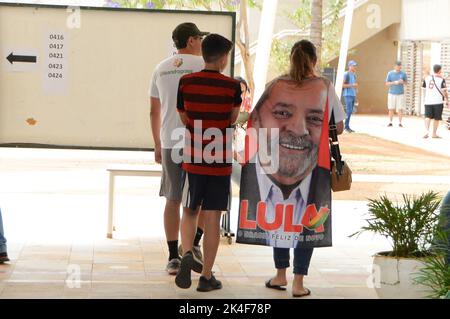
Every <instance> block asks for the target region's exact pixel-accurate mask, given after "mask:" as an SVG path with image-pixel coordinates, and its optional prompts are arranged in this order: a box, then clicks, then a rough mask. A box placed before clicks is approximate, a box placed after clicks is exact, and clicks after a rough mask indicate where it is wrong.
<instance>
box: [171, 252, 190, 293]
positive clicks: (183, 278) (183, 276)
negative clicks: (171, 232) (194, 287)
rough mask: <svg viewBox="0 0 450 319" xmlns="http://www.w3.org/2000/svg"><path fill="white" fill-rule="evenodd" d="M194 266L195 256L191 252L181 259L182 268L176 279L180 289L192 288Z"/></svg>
mask: <svg viewBox="0 0 450 319" xmlns="http://www.w3.org/2000/svg"><path fill="white" fill-rule="evenodd" d="M193 266H194V256H193V254H192V252H191V251H188V252H186V254H184V256H183V258H181V266H180V270H179V271H178V274H177V276H176V277H175V284H176V285H177V286H178V287H179V288H183V289H187V288H189V287H190V286H191V284H192V281H191V269H192V267H193Z"/></svg>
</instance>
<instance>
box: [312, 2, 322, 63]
mask: <svg viewBox="0 0 450 319" xmlns="http://www.w3.org/2000/svg"><path fill="white" fill-rule="evenodd" d="M322 6H323V3H322V0H312V2H311V31H310V39H311V42H312V43H314V45H315V46H316V48H317V67H316V69H317V71H320V70H321V69H322V19H323V12H322Z"/></svg>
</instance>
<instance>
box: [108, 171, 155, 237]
mask: <svg viewBox="0 0 450 319" xmlns="http://www.w3.org/2000/svg"><path fill="white" fill-rule="evenodd" d="M106 170H107V171H108V173H109V190H108V229H107V232H106V237H107V238H113V231H114V226H115V223H114V189H115V184H116V177H117V176H149V177H160V176H161V165H145V166H137V165H117V166H111V167H108V168H107V169H106Z"/></svg>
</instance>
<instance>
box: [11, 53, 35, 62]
mask: <svg viewBox="0 0 450 319" xmlns="http://www.w3.org/2000/svg"><path fill="white" fill-rule="evenodd" d="M6 59H7V60H8V61H9V63H11V64H13V62H27V63H36V60H37V57H36V56H32V55H14V53H13V52H11V53H10V54H9V55H8V57H7V58H6Z"/></svg>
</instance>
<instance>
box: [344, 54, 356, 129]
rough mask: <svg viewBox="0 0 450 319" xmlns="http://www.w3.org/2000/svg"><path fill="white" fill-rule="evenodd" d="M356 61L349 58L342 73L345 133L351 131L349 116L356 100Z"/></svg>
mask: <svg viewBox="0 0 450 319" xmlns="http://www.w3.org/2000/svg"><path fill="white" fill-rule="evenodd" d="M357 66H358V63H356V62H355V61H353V60H351V61H350V62H348V71H347V72H345V73H344V85H343V86H342V87H343V89H344V93H343V96H344V100H345V112H346V113H347V118H346V119H345V124H344V129H345V131H346V132H347V133H353V132H355V131H353V130H352V129H351V128H350V118H351V116H352V113H353V108H354V107H355V102H356V93H357V88H358V82H357V77H356V67H357Z"/></svg>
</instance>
